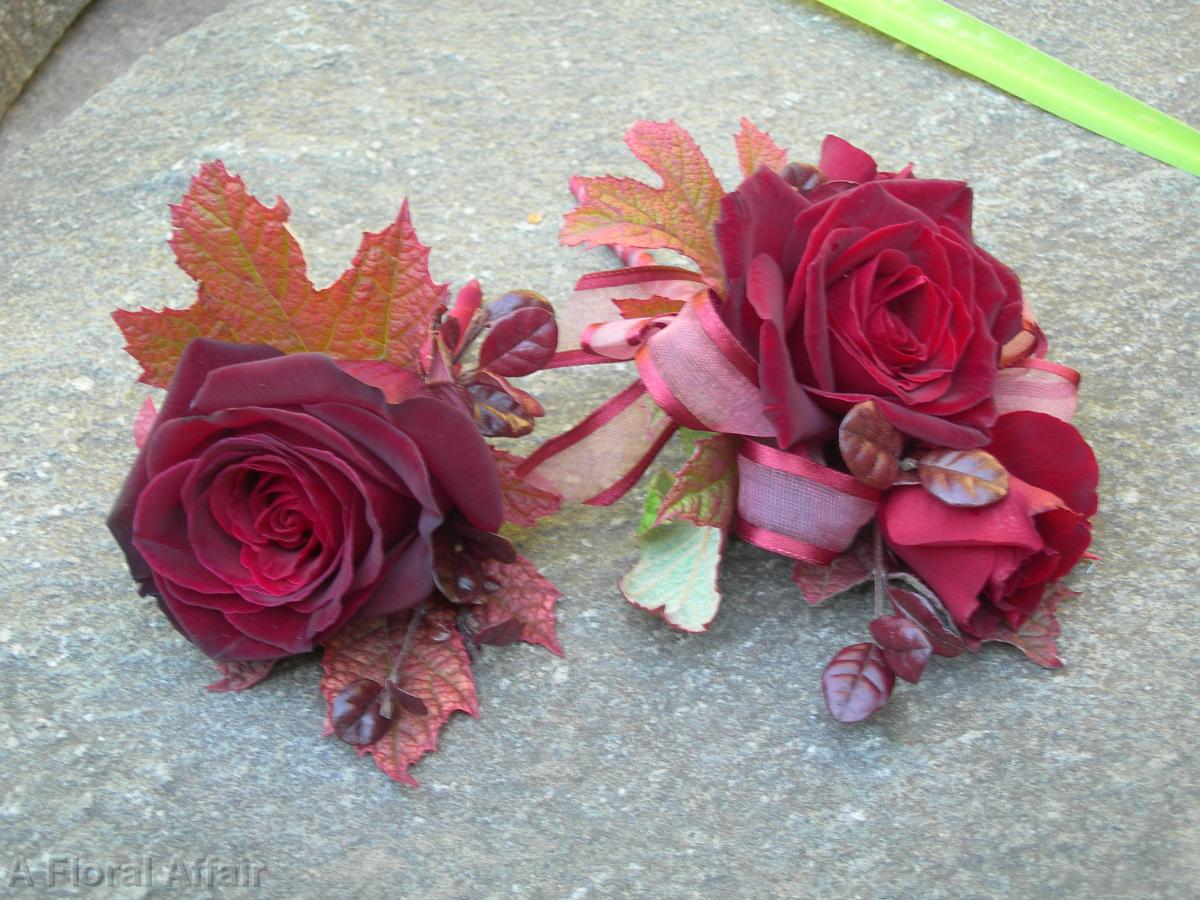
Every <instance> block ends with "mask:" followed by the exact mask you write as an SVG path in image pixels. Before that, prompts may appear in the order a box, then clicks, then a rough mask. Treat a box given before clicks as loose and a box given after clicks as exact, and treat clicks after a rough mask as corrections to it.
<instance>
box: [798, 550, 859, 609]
mask: <svg viewBox="0 0 1200 900" xmlns="http://www.w3.org/2000/svg"><path fill="white" fill-rule="evenodd" d="M870 580H871V573H870V572H869V571H868V570H867V567H866V566H864V565H863V564H862V560H861V559H859V557H858V553H857V551H856V550H855V548H854V547H850V549H848V550H846V551H845V552H844V553H840V554H838V555H837V556H836V557H834V559H833V562H831V563H830V564H829V565H827V566H814V565H812V564H811V563H806V562H802V561H797V562H796V567H795V568H794V569H792V581H794V582H796V586H797V587H798V588H800V593H801V594H803V595H804V601H805V602H806V603H808V604H809V605H810V606H816V605H817V604H818V603H824V602H825V601H826V600H828V599H829V598H830V597H835V596H837V595H838V594H841V593H843V592H845V591H848V590H850V589H851V588H856V587H858V586H859V585H860V584H863V583H864V582H867V581H870Z"/></svg>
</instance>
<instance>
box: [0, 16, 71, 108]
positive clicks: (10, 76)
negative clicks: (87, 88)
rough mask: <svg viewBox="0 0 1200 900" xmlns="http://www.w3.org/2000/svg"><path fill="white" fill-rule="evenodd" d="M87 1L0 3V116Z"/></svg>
mask: <svg viewBox="0 0 1200 900" xmlns="http://www.w3.org/2000/svg"><path fill="white" fill-rule="evenodd" d="M87 5H88V0H5V2H4V3H3V4H0V119H3V118H4V112H5V110H7V109H8V107H9V104H11V103H12V102H13V100H14V99H16V96H17V94H19V93H21V88H22V86H24V84H25V82H26V80H27V79H28V78H29V76H30V75H31V74H33V70H34V69H36V68H37V67H38V63H40V62H41V61H42V60H43V59H45V58H46V54H47V53H49V52H50V50H51V48H53V47H54V44H55V43H56V42H57V41H58V39H59V38H60V37H62V34H63V32H64V31H66V30H67V26H68V25H70V24H71V20H72V19H74V18H75V17H76V16H77V15H79V11H80V10H81V9H83V8H84V7H85V6H87Z"/></svg>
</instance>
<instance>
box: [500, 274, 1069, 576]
mask: <svg viewBox="0 0 1200 900" xmlns="http://www.w3.org/2000/svg"><path fill="white" fill-rule="evenodd" d="M654 298H661V299H662V300H667V301H671V303H672V305H677V304H679V303H682V306H681V308H680V309H679V311H678V312H677V313H657V314H654V315H649V316H634V317H630V318H625V317H622V316H621V315H620V314H619V307H618V306H617V305H616V304H615V303H614V301H615V300H622V301H625V300H632V301H636V302H634V303H632V304H623V306H622V307H621V308H624V309H636V308H639V305H640V306H641V307H642V308H645V306H646V304H648V303H650V302H651V301H653V300H654ZM716 303H717V298H716V295H715V294H714V293H713V292H712V291H711V290H710V289H709V288H708V285H707V283H706V282H705V281H704V279H703V278H701V276H699V275H697V274H696V273H695V272H691V271H689V270H687V269H679V268H675V267H671V266H635V267H632V268H626V269H617V270H613V271H608V272H596V273H593V274H591V275H585V276H584V277H583V278H581V279H580V281H579V283H578V284H577V285H576V288H575V293H574V294H573V295H572V298H571V301H570V303H569V305H568V307H567V310H566V312H565V313H564V315H563V316H562V317H561V322H560V341H559V352H558V353H557V354H556V355H555V357H554V359H553V360H552V363H551V367H562V366H578V365H595V364H602V363H612V362H625V361H631V360H632V361H633V362H634V363H635V365H636V366H637V371H638V376H639V378H638V380H637V381H635V382H634V383H633V384H631V385H629V386H628V387H627V388H625V389H624V390H622V391H621V392H620V393H618V394H617V395H616V396H615V397H613V398H611V399H610V400H608V401H606V402H605V403H603V404H602V405H601V406H600V407H599V408H597V409H596V410H594V411H593V412H592V413H591V414H590V415H588V417H587V418H585V419H584V420H583V421H582V422H580V423H579V424H578V425H576V426H575V427H574V428H572V429H571V430H570V431H567V432H566V433H564V434H561V435H559V436H558V437H555V438H552V439H551V440H549V441H547V442H546V443H544V444H542V445H541V447H539V448H538V449H537V450H536V451H535V452H534V453H533V455H532V456H530V457H529V458H528V459H527V460H526V461H525V463H524V464H523V465H522V466H521V468H520V469H519V472H520V473H521V474H527V473H529V472H533V471H536V472H537V473H538V474H539V475H542V476H543V477H546V478H549V479H550V480H551V481H552V482H553V483H554V484H555V485H557V487H558V488H559V490H560V492H561V493H562V494H563V496H564V497H565V498H566V499H568V500H579V501H582V502H584V503H587V504H590V505H594V506H607V505H608V504H610V503H614V502H616V501H617V500H618V499H620V498H621V497H622V496H623V495H624V494H625V493H626V492H627V491H628V490H629V489H630V488H631V487H632V486H633V485H634V484H635V483H636V482H637V480H638V479H639V478H640V477H641V476H642V474H643V473H644V472H645V471H646V469H647V468H648V467H649V466H650V464H651V463H652V462H653V461H654V458H655V457H656V456H657V455H658V453H659V451H661V450H662V448H663V447H664V446H665V445H666V443H667V441H668V440H670V438H671V436H672V435H673V434H674V433H675V431H676V430H677V429H678V427H679V426H681V425H682V426H684V427H687V428H692V429H695V430H697V431H713V432H719V433H724V434H735V435H741V436H742V437H743V438H744V440H743V441H742V444H741V447H740V449H739V453H738V483H739V487H738V508H737V516H736V517H735V523H734V530H735V532H736V533H737V534H738V535H739V536H740V537H742V538H743V539H744V540H746V541H749V542H750V543H752V544H755V545H757V546H759V547H763V548H764V549H767V550H770V551H772V552H774V553H779V554H782V555H784V556H788V557H791V558H792V559H798V560H803V561H804V562H807V563H811V564H813V565H819V566H823V565H828V564H829V563H830V562H832V561H833V559H834V558H835V557H836V556H837V555H838V554H840V553H841V552H842V551H844V550H845V549H846V548H847V547H849V546H850V544H851V543H852V542H853V540H854V537H855V534H856V533H857V532H858V530H859V529H860V528H861V527H862V526H863V525H865V524H866V523H867V522H869V521H870V520H871V519H872V518H873V517H874V515H875V511H876V507H877V506H878V502H879V497H880V494H879V492H878V491H876V490H874V489H872V488H869V487H867V486H865V485H863V484H862V483H861V482H859V481H857V480H856V479H855V478H853V477H852V476H850V475H847V474H844V473H842V472H838V471H836V470H834V469H831V468H829V467H828V466H826V465H824V463H823V461H822V458H821V453H822V451H821V448H820V447H819V446H815V445H812V446H809V445H803V444H802V445H799V446H797V447H795V448H791V449H789V450H780V449H778V448H777V447H775V446H774V442H773V437H774V435H775V429H774V428H773V427H772V425H771V423H770V422H768V421H767V419H766V418H765V416H764V415H763V412H762V402H761V400H760V397H759V388H758V364H757V362H756V361H755V360H754V359H753V357H751V356H750V354H749V353H747V352H746V350H745V348H743V347H742V346H741V344H739V343H738V341H737V340H736V339H735V338H734V337H733V335H732V334H731V333H730V332H729V330H728V329H727V328H726V327H725V324H724V322H723V321H722V320H721V317H720V313H719V312H718V309H717V307H716ZM655 305H657V306H664V304H655ZM1027 330H1028V332H1029V335H1030V337H1029V340H1028V341H1024V342H1023V344H1024V346H1025V349H1024V351H1023V352H1026V353H1037V352H1045V351H1044V346H1045V342H1044V340H1042V339H1041V338H1040V331H1039V330H1038V329H1037V326H1036V324H1034V323H1033V322H1032V319H1030V321H1029V323H1028V325H1027ZM1015 353H1016V348H1015V347H1014V354H1015ZM1078 384H1079V373H1077V372H1075V371H1074V370H1073V369H1069V368H1067V367H1066V366H1062V365H1059V364H1057V363H1052V362H1049V361H1047V360H1044V359H1040V358H1037V357H1036V356H1030V357H1028V358H1024V359H1019V360H1014V361H1013V362H1012V363H1011V364H1010V365H1009V366H1007V367H1006V368H1003V369H1001V370H1000V373H999V376H998V378H997V381H996V393H995V403H996V407H997V410H998V413H999V414H1001V415H1003V414H1004V413H1006V412H1013V411H1015V410H1019V409H1029V410H1036V411H1039V412H1045V413H1048V414H1050V415H1053V416H1056V417H1057V418H1060V419H1063V420H1065V421H1070V419H1071V417H1072V416H1073V415H1074V413H1075V398H1076V390H1077V387H1078Z"/></svg>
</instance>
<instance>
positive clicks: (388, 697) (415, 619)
mask: <svg viewBox="0 0 1200 900" xmlns="http://www.w3.org/2000/svg"><path fill="white" fill-rule="evenodd" d="M425 607H426V604H425V603H422V604H421V605H420V606H417V607H414V608H413V611H412V615H410V616H409V617H408V628H407V629H406V630H405V632H404V640H403V641H402V642H401V644H400V652H399V653H397V654H396V658H395V660H393V661H392V669H391V671H390V672H388V676H387V680H386V681H385V682H384V684H383V698H382V699H381V700H380V701H379V713H380V715H382V716H383V717H384V718H385V719H390V718H392V713H393V712H394V709H393V700H392V691H391V686H392V685H395V686H396V687H400V672H401V670H402V669H403V667H404V661H405V660H406V659H408V654H409V653H411V652H412V645H413V643H414V642H415V641H416V639H417V631H418V630H419V629H420V627H421V622H422V621H423V620H424V618H425Z"/></svg>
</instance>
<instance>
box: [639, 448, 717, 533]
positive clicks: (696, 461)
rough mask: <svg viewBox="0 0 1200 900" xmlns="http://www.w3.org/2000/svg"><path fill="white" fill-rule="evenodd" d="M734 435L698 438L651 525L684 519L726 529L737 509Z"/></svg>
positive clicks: (676, 474)
mask: <svg viewBox="0 0 1200 900" xmlns="http://www.w3.org/2000/svg"><path fill="white" fill-rule="evenodd" d="M737 451H738V438H737V437H736V436H734V435H730V434H714V435H712V436H711V437H705V438H700V439H699V440H697V441H696V447H695V449H694V450H693V451H692V455H691V456H690V457H689V458H688V461H687V462H686V463H684V464H683V468H682V469H680V470H679V471H678V472H677V473H675V480H674V482H673V483H672V484H671V487H670V490H668V491H667V493H666V495H665V496H664V497H663V501H662V505H661V506H660V507H659V508H658V516H657V518H656V519H655V522H654V524H655V525H661V524H663V523H664V522H678V521H686V522H692V523H694V524H696V525H711V526H712V527H714V528H720V529H721V530H722V531H728V530H729V523H730V522H731V521H733V514H734V512H735V511H736V510H737Z"/></svg>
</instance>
